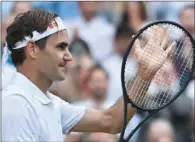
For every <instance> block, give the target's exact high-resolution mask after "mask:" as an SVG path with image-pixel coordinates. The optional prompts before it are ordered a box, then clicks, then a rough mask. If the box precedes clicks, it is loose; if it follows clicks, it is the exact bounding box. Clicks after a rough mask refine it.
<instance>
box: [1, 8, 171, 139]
mask: <svg viewBox="0 0 195 142" xmlns="http://www.w3.org/2000/svg"><path fill="white" fill-rule="evenodd" d="M6 42H7V47H8V48H9V50H10V51H11V57H12V60H13V62H14V64H15V65H16V68H17V73H16V74H15V76H14V78H13V80H12V82H11V83H10V84H9V85H8V86H7V87H5V88H4V89H3V90H2V92H1V93H2V140H3V141H63V138H64V137H63V134H66V133H69V132H70V131H75V132H106V133H112V134H116V133H119V132H120V130H121V128H122V123H123V107H124V103H123V98H120V99H119V100H118V101H117V102H116V103H115V104H114V105H113V106H112V107H110V108H109V109H106V110H96V109H84V108H82V107H78V106H73V105H71V104H69V103H67V102H65V101H63V100H61V99H60V98H58V97H56V96H54V95H52V94H51V93H50V92H49V91H48V88H49V87H50V86H51V84H52V82H53V81H59V80H64V79H65V78H66V73H67V63H68V62H70V61H71V60H72V56H71V53H70V52H69V49H68V45H69V41H68V34H67V29H66V27H65V26H64V24H63V22H62V20H61V18H60V17H59V16H58V15H56V14H52V13H49V12H46V11H40V10H35V11H29V12H26V13H23V14H20V15H18V16H17V17H16V18H15V20H14V22H13V23H12V24H11V25H10V26H9V27H8V28H7V37H6ZM137 45H138V44H137ZM136 48H138V49H139V51H141V50H142V48H140V46H139V45H138V46H137V47H136ZM166 53H168V52H166ZM137 54H138V53H137ZM137 56H139V55H137ZM165 59H166V57H164V58H163V59H162V63H163V60H165ZM140 61H141V60H140ZM141 63H142V64H141ZM147 64H149V61H148V62H147V60H145V62H140V65H142V67H140V72H138V74H137V76H136V77H135V81H134V83H133V84H132V87H131V89H130V90H129V94H132V93H134V94H136V91H135V89H134V88H133V86H134V84H137V83H139V84H140V86H142V85H143V86H146V90H145V91H143V92H139V93H140V95H144V94H145V93H146V91H147V87H148V83H147V82H148V81H150V80H151V79H152V78H153V75H154V74H155V73H156V71H157V70H158V69H159V68H160V66H161V65H159V64H158V65H157V64H155V63H153V64H151V62H150V66H151V65H152V66H151V67H152V68H151V72H147V73H146V72H145V71H144V72H142V71H143V69H145V68H143V66H146V65H147ZM141 81H142V83H141ZM135 111H136V110H135V109H133V108H132V107H131V106H129V107H128V112H129V113H128V120H130V119H131V118H132V116H133V115H134V113H135Z"/></svg>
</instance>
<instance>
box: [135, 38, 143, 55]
mask: <svg viewBox="0 0 195 142" xmlns="http://www.w3.org/2000/svg"><path fill="white" fill-rule="evenodd" d="M134 49H135V56H136V58H138V59H139V57H140V56H141V55H140V54H141V53H142V48H141V44H140V41H139V39H136V40H135V43H134Z"/></svg>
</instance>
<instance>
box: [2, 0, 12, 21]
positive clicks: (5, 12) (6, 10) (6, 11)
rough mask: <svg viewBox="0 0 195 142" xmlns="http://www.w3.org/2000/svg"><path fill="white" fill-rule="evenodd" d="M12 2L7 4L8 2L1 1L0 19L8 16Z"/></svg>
mask: <svg viewBox="0 0 195 142" xmlns="http://www.w3.org/2000/svg"><path fill="white" fill-rule="evenodd" d="M13 4H14V2H10V1H9V2H8V1H2V2H1V6H2V11H1V12H2V19H4V18H5V17H6V16H8V15H9V14H10V11H11V8H12V6H13Z"/></svg>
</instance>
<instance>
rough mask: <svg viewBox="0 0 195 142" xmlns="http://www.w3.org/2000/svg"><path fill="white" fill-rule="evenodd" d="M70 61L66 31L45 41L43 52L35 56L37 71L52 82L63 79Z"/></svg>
mask: <svg viewBox="0 0 195 142" xmlns="http://www.w3.org/2000/svg"><path fill="white" fill-rule="evenodd" d="M71 60H72V55H71V53H70V52H69V49H68V35H67V31H66V30H63V31H60V32H58V33H55V34H53V35H51V36H50V37H49V38H48V39H47V43H46V46H45V49H44V50H40V52H39V54H38V56H37V62H36V63H37V64H38V69H39V71H40V72H41V73H42V74H43V75H45V76H46V77H47V78H48V79H50V80H52V81H57V80H59V81H61V80H64V79H65V75H66V72H67V63H68V62H69V61H71Z"/></svg>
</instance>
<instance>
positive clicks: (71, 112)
mask: <svg viewBox="0 0 195 142" xmlns="http://www.w3.org/2000/svg"><path fill="white" fill-rule="evenodd" d="M85 111H86V108H85V107H81V106H75V105H71V104H69V103H67V102H65V101H62V102H61V121H62V131H63V133H64V134H68V133H69V132H70V131H71V129H72V128H73V127H74V126H75V125H76V124H77V123H78V122H79V121H80V120H81V119H82V117H83V116H84V114H85Z"/></svg>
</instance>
